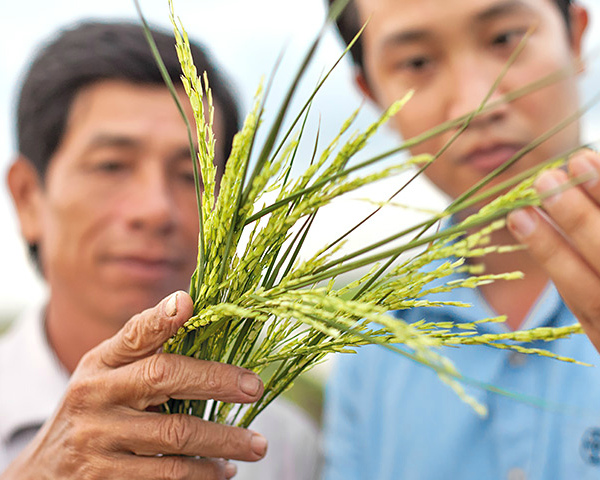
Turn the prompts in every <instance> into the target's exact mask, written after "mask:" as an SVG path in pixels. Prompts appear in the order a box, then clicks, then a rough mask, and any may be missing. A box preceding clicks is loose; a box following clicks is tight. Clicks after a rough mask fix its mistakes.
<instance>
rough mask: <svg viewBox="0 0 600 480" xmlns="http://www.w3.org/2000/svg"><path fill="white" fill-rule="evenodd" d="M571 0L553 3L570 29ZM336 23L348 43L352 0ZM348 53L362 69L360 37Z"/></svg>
mask: <svg viewBox="0 0 600 480" xmlns="http://www.w3.org/2000/svg"><path fill="white" fill-rule="evenodd" d="M334 1H335V0H328V2H329V5H331V4H332V3H333V2H334ZM573 1H574V0H554V3H556V6H557V7H558V9H559V10H560V13H561V14H562V16H563V17H564V19H565V21H566V23H567V29H568V30H570V19H571V15H570V12H569V7H570V6H571V4H572V3H573ZM336 25H337V28H338V31H339V32H340V35H341V37H342V39H343V40H344V42H345V43H346V45H349V44H350V42H351V41H352V39H353V38H354V37H355V36H356V34H357V33H358V32H359V30H360V28H361V26H362V22H361V20H360V16H359V14H358V9H357V8H356V5H355V3H354V1H353V0H350V1H349V2H348V5H347V6H346V8H345V9H344V11H343V12H342V13H341V14H340V16H339V17H338V18H337V20H336ZM350 53H351V54H352V60H353V61H354V64H355V65H356V66H357V67H358V68H360V69H361V70H362V69H363V68H364V64H363V50H362V43H361V41H360V38H359V39H358V41H357V42H356V43H355V44H354V45H353V46H352V49H351V50H350Z"/></svg>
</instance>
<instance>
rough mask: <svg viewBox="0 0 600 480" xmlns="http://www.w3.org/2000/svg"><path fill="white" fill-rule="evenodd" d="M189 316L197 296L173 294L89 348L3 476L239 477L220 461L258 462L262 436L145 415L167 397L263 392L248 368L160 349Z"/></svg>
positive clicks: (238, 398) (241, 398)
mask: <svg viewBox="0 0 600 480" xmlns="http://www.w3.org/2000/svg"><path fill="white" fill-rule="evenodd" d="M191 314H192V301H191V298H190V297H189V296H188V295H187V294H186V293H184V292H177V293H174V294H173V295H171V296H170V297H168V298H166V299H165V300H163V301H162V302H161V303H159V304H158V305H157V306H156V307H154V308H151V309H149V310H146V311H144V312H143V313H141V314H139V315H136V316H134V317H133V318H132V319H131V320H130V321H129V322H128V323H127V324H126V325H125V326H124V327H123V329H121V331H119V332H118V333H117V334H116V335H115V336H114V337H112V338H110V339H108V340H106V341H105V342H103V343H102V344H100V345H99V346H98V347H96V348H94V349H93V350H91V351H90V352H88V353H87V354H86V355H85V356H84V357H83V358H82V360H81V362H80V363H79V365H78V367H77V369H76V370H75V372H74V373H73V376H72V378H71V381H70V383H69V387H68V389H67V392H66V394H65V396H64V398H63V400H62V403H61V405H60V406H59V408H58V410H57V411H56V413H55V415H54V417H53V418H51V419H50V420H48V422H46V424H45V425H44V427H43V428H42V429H41V430H40V432H39V433H38V435H37V436H36V437H35V439H34V441H33V442H32V443H31V445H29V447H28V448H27V449H25V451H24V452H23V453H22V454H21V455H20V456H19V457H18V458H17V459H16V460H15V461H14V462H13V463H12V464H11V466H10V467H9V469H8V470H7V471H6V472H5V473H4V475H3V476H2V479H3V480H4V479H20V480H21V479H36V480H39V479H58V478H60V479H70V478H72V479H78V480H83V479H111V480H113V479H114V480H116V479H127V480H131V479H138V478H139V479H143V480H151V479H187V478H190V479H191V478H193V479H211V480H212V479H223V478H231V477H232V476H233V475H235V466H234V465H233V464H229V463H227V462H226V461H224V460H219V459H221V458H227V459H236V460H245V461H256V460H259V459H261V458H262V457H263V456H264V455H265V453H266V448H267V443H266V440H265V439H264V437H262V436H261V435H259V434H257V433H254V432H252V431H250V430H246V429H242V428H234V427H228V426H224V425H219V424H216V423H212V422H207V421H204V420H202V419H199V418H195V417H191V416H187V415H164V414H161V413H155V412H149V411H147V410H146V409H147V408H148V407H151V406H156V405H160V404H161V403H163V402H165V401H166V400H168V399H169V398H179V399H199V400H206V399H215V400H222V401H226V402H239V403H249V402H254V401H256V400H258V399H259V397H260V396H261V394H262V391H263V386H262V382H261V381H260V379H259V377H258V376H257V375H255V374H254V373H252V372H249V371H246V370H243V369H241V368H238V367H234V366H231V365H225V364H219V363H215V362H206V361H200V360H196V359H193V358H188V357H184V356H179V355H168V354H162V353H156V352H157V350H158V348H160V346H161V345H162V344H163V342H164V341H165V340H167V339H168V338H169V337H170V336H171V335H173V334H174V333H175V332H176V331H177V329H178V328H179V327H180V326H181V325H182V324H183V323H184V322H185V321H186V320H187V319H188V318H189V317H190V316H191ZM195 457H196V458H195ZM197 457H203V458H202V459H200V458H197Z"/></svg>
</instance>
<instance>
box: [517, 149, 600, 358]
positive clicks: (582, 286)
mask: <svg viewBox="0 0 600 480" xmlns="http://www.w3.org/2000/svg"><path fill="white" fill-rule="evenodd" d="M568 170H569V173H568V174H567V173H565V172H563V171H562V170H552V171H549V172H545V173H543V174H542V175H541V176H540V178H538V179H537V180H536V183H535V188H536V189H537V190H538V192H540V193H543V192H548V191H552V190H553V189H555V188H557V187H559V186H560V185H563V184H564V183H566V182H567V181H568V180H569V176H570V177H572V178H576V177H585V176H587V177H588V178H591V180H588V181H586V182H585V183H583V184H581V185H579V186H577V187H573V188H568V189H566V190H564V191H562V192H560V193H558V194H556V195H552V196H550V197H548V198H547V199H546V200H544V202H543V210H544V212H545V215H544V214H543V213H542V212H541V211H540V210H538V209H535V208H528V209H523V210H518V211H515V212H513V213H511V214H510V215H509V216H508V227H509V229H510V230H511V231H512V233H513V234H514V236H515V237H516V238H517V239H518V240H519V241H520V242H522V243H524V244H525V245H527V246H528V247H529V252H530V253H531V254H532V255H533V257H534V258H535V259H536V260H537V261H538V262H539V263H540V264H541V265H542V266H543V267H544V268H545V269H546V271H547V273H548V274H549V275H550V277H551V278H552V280H553V281H554V284H555V285H556V288H557V289H558V291H559V292H560V294H561V295H562V297H563V299H564V301H565V303H566V304H567V305H568V306H569V308H570V309H571V311H572V312H573V313H574V314H575V315H576V316H577V318H578V319H579V321H580V322H581V325H582V326H583V328H584V329H585V331H586V333H587V334H588V336H589V338H590V340H591V341H592V343H593V344H594V346H595V347H596V349H597V350H598V351H600V182H599V181H598V178H599V177H600V156H599V155H598V154H597V153H595V152H592V151H589V150H586V151H582V152H579V153H577V154H576V155H574V156H573V157H572V158H571V159H570V161H569V169H568Z"/></svg>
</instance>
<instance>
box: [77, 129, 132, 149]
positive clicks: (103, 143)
mask: <svg viewBox="0 0 600 480" xmlns="http://www.w3.org/2000/svg"><path fill="white" fill-rule="evenodd" d="M139 144H140V142H139V141H138V140H136V139H135V138H132V137H127V136H125V135H119V134H110V133H101V134H98V135H96V136H94V137H92V139H91V140H90V142H89V143H88V145H87V149H88V150H93V149H96V148H104V147H127V148H134V147H137V146H139Z"/></svg>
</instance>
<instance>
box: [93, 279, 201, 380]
mask: <svg viewBox="0 0 600 480" xmlns="http://www.w3.org/2000/svg"><path fill="white" fill-rule="evenodd" d="M192 312H193V304H192V299H191V298H190V296H189V295H188V294H187V293H186V292H183V291H179V292H175V293H173V294H171V295H169V296H168V297H167V298H165V299H163V300H162V301H161V302H160V303H159V304H158V305H156V306H155V307H153V308H149V309H147V310H144V311H143V312H142V313H138V314H137V315H135V316H133V317H132V318H131V319H130V320H129V321H128V322H127V323H126V324H125V325H124V326H123V328H122V329H121V330H119V331H118V332H117V334H116V335H114V336H113V337H111V338H109V339H108V340H106V341H104V342H102V343H101V344H100V345H98V347H97V348H96V349H95V350H97V352H96V353H97V354H98V355H99V357H98V358H99V359H100V362H101V363H102V364H103V365H104V366H107V367H109V368H117V367H120V366H122V365H127V364H129V363H133V362H135V361H136V360H140V359H142V358H145V357H148V356H149V355H152V354H154V353H155V352H156V350H157V349H158V348H160V347H161V346H162V344H163V343H164V342H166V341H167V340H168V339H169V338H170V337H172V336H173V335H174V334H175V332H177V330H178V329H179V327H181V326H182V325H183V324H184V323H185V322H186V321H187V320H188V319H189V318H190V317H191V315H192Z"/></svg>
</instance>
